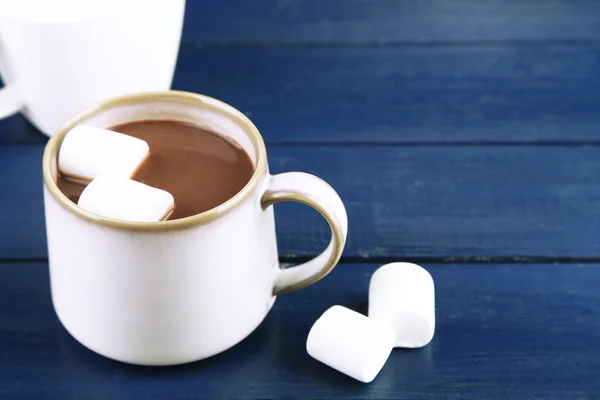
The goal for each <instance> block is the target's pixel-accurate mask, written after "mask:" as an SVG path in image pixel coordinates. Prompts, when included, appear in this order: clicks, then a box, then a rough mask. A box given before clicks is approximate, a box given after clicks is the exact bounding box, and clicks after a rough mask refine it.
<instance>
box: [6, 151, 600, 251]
mask: <svg viewBox="0 0 600 400" xmlns="http://www.w3.org/2000/svg"><path fill="white" fill-rule="evenodd" d="M268 153H269V160H270V165H271V170H272V172H275V173H276V172H284V171H307V172H310V173H314V174H316V175H318V176H321V177H322V178H324V179H325V180H327V181H329V182H330V183H331V184H332V185H333V187H334V188H336V189H337V190H338V191H339V193H340V195H341V197H342V199H344V201H345V203H346V206H347V209H348V214H349V219H350V221H349V223H350V228H349V229H350V230H349V236H348V244H347V249H346V251H345V253H344V255H345V256H346V257H352V258H365V259H369V258H373V257H379V258H385V257H398V256H401V257H408V258H415V257H424V258H432V257H433V258H436V259H442V260H449V259H457V258H458V259H469V260H473V259H484V260H487V259H489V258H495V257H500V258H504V259H507V260H514V259H521V260H522V259H530V258H561V257H571V258H598V257H600V246H599V237H600V186H599V185H598V177H599V176H600V147H598V146H593V147H586V146H581V147H578V146H570V147H554V146H483V147H482V146H450V147H447V146H424V147H423V146H387V147H383V146H374V147H369V146H367V147H362V146H359V147H354V146H331V147H321V146H317V147H312V146H292V147H288V146H269V148H268ZM41 154H42V148H41V147H40V146H36V147H23V146H22V147H12V148H7V147H0V171H1V172H0V187H2V188H6V189H5V190H3V191H0V204H1V205H2V207H0V258H5V259H20V258H28V257H34V258H45V257H46V241H45V236H44V223H43V205H42V195H41V193H42V182H41V173H40V168H41V167H40V163H41ZM275 209H276V214H277V226H278V241H279V248H280V254H281V255H282V256H283V257H286V258H294V257H299V256H300V257H305V256H310V255H314V254H316V253H318V252H320V251H321V250H322V249H323V248H325V246H326V244H327V242H328V240H329V228H328V227H327V225H326V223H325V222H324V221H323V220H322V219H321V218H320V217H319V215H318V214H317V213H316V212H314V211H312V210H311V209H309V208H306V207H304V206H300V205H291V204H281V205H277V206H276V208H275Z"/></svg>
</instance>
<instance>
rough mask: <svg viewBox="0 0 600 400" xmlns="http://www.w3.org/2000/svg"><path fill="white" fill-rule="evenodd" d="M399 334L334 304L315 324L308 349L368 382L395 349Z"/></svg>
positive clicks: (338, 368) (357, 378) (325, 362)
mask: <svg viewBox="0 0 600 400" xmlns="http://www.w3.org/2000/svg"><path fill="white" fill-rule="evenodd" d="M395 340H396V334H395V333H394V331H393V330H392V329H391V328H390V327H388V326H387V325H385V324H382V323H380V322H378V321H374V320H372V319H370V318H367V317H365V316H364V315H362V314H359V313H357V312H355V311H352V310H350V309H348V308H345V307H342V306H333V307H331V308H330V309H328V310H327V311H325V313H324V314H323V315H322V316H321V317H320V318H319V319H318V320H317V321H316V322H315V323H314V325H313V327H312V328H311V330H310V333H309V334H308V339H307V341H306V351H308V354H310V356H311V357H313V358H315V359H317V360H319V361H321V362H322V363H323V364H326V365H328V366H330V367H331V368H334V369H336V370H338V371H340V372H342V373H344V374H346V375H348V376H351V377H352V378H354V379H356V380H359V381H361V382H365V383H369V382H371V381H372V380H373V379H375V376H377V374H378V373H379V371H380V370H381V368H382V367H383V365H384V364H385V362H386V361H387V359H388V357H389V355H390V352H391V351H392V349H393V348H394V343H395Z"/></svg>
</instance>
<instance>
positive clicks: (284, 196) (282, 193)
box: [261, 172, 348, 296]
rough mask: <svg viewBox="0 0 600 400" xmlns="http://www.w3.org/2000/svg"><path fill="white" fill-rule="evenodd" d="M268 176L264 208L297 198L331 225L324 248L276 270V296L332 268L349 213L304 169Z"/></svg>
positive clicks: (329, 189)
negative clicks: (329, 237)
mask: <svg viewBox="0 0 600 400" xmlns="http://www.w3.org/2000/svg"><path fill="white" fill-rule="evenodd" d="M267 179H268V183H267V185H266V191H265V193H264V194H263V196H262V199H261V205H262V208H263V209H266V208H267V207H270V206H271V205H273V204H275V203H279V202H281V201H296V202H299V203H303V204H306V205H308V206H310V207H312V208H314V209H315V210H317V211H318V212H319V213H321V215H322V216H323V217H324V218H325V219H326V220H327V222H328V223H329V227H330V228H331V242H330V243H329V246H327V248H326V249H325V251H323V252H322V253H321V254H319V255H318V256H317V257H315V258H313V259H312V260H310V261H308V262H305V263H304V264H300V265H297V266H295V267H291V268H286V269H280V270H279V271H278V272H277V275H276V277H275V284H274V287H273V294H274V295H275V296H277V295H280V294H284V293H289V292H292V291H294V290H298V289H302V288H304V287H306V286H308V285H312V284H313V283H315V282H317V281H318V280H320V279H321V278H323V277H324V276H325V275H327V274H328V273H329V272H331V270H332V269H333V267H335V265H336V264H337V262H338V261H339V259H340V257H341V256H342V251H343V250H344V245H345V244H346V236H347V234H348V216H347V214H346V208H345V207H344V204H343V203H342V200H341V199H340V196H338V194H337V193H336V191H335V190H333V188H332V187H331V186H329V184H327V182H325V181H324V180H322V179H321V178H317V177H316V176H314V175H310V174H305V173H303V172H287V173H284V174H279V175H274V176H269V177H268V178H267Z"/></svg>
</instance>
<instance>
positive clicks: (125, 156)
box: [58, 125, 150, 181]
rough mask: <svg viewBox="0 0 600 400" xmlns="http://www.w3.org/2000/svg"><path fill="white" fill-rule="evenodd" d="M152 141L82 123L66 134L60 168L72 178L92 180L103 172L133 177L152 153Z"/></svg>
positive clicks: (60, 152) (59, 156)
mask: <svg viewBox="0 0 600 400" xmlns="http://www.w3.org/2000/svg"><path fill="white" fill-rule="evenodd" d="M149 154H150V153H149V147H148V143H146V142H145V141H143V140H141V139H138V138H134V137H132V136H128V135H124V134H122V133H118V132H113V131H110V130H108V129H102V128H96V127H93V126H87V125H78V126H76V127H75V128H73V129H71V130H70V131H69V133H67V134H66V135H65V138H64V139H63V142H62V144H61V146H60V150H59V154H58V170H59V171H60V173H61V174H62V175H63V176H65V177H67V178H70V179H73V180H79V181H91V180H92V179H95V178H97V177H99V176H101V175H113V176H122V177H126V178H130V177H131V176H132V175H133V173H134V172H135V171H136V170H137V169H138V167H139V166H140V165H141V164H142V163H143V162H144V160H145V159H146V158H147V157H148V155H149Z"/></svg>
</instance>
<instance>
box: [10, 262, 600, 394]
mask: <svg viewBox="0 0 600 400" xmlns="http://www.w3.org/2000/svg"><path fill="white" fill-rule="evenodd" d="M426 267H427V268H428V270H429V271H430V272H431V274H432V276H433V278H434V280H435V282H436V318H437V321H436V334H435V337H434V339H433V341H432V343H430V344H429V345H428V346H427V347H425V348H422V349H419V350H413V351H406V350H400V349H397V350H394V351H393V352H392V354H391V356H390V358H389V360H388V362H387V364H386V365H385V366H384V368H383V370H382V371H381V373H380V374H379V376H378V377H377V378H376V379H375V381H374V382H373V383H371V384H369V385H365V384H361V383H358V382H355V381H353V380H351V379H350V378H347V377H345V376H343V375H341V374H339V373H338V372H336V371H334V370H331V369H329V368H328V367H325V366H323V365H322V364H320V363H318V362H317V361H315V360H313V359H312V358H310V357H309V356H308V355H307V354H306V352H305V342H306V336H307V334H308V331H309V329H310V327H311V325H312V323H313V322H314V321H315V320H316V319H317V318H318V317H319V316H320V315H321V314H322V313H323V312H324V311H325V310H326V309H327V308H329V307H330V306H332V305H334V304H340V305H344V306H346V307H349V308H352V309H355V310H357V311H360V312H365V311H366V303H367V288H368V280H369V277H370V275H371V273H372V271H373V270H374V269H375V268H376V265H365V264H358V265H351V264H342V265H339V266H338V267H337V268H336V269H335V270H334V271H333V272H332V274H331V275H329V276H328V277H326V278H325V279H324V280H323V281H321V282H319V283H318V284H316V285H314V286H311V287H309V288H307V289H304V290H302V291H299V292H296V293H292V294H289V295H284V296H282V297H281V298H279V299H278V300H277V302H276V303H275V306H274V308H273V310H272V311H271V313H270V314H269V315H268V317H267V318H266V320H265V321H264V323H263V324H262V325H261V326H260V327H259V328H258V329H257V330H256V331H255V332H254V333H253V334H252V335H250V337H248V338H247V339H246V340H245V341H243V342H242V343H240V344H239V345H237V346H236V347H234V348H233V349H231V350H229V351H227V352H225V353H223V354H220V355H218V356H215V357H213V358H210V359H208V360H204V361H200V362H197V363H192V364H189V365H185V366H180V367H172V368H143V367H135V366H131V365H126V364H122V363H117V362H112V361H109V360H107V359H105V358H102V357H100V356H97V355H96V354H94V353H92V352H91V351H88V350H87V349H85V348H84V347H83V346H81V345H79V344H78V343H77V342H76V341H75V340H74V339H73V338H71V336H69V334H68V333H67V332H66V331H65V330H64V329H63V328H62V327H61V326H60V323H59V322H58V320H57V318H56V316H55V314H54V312H53V309H52V305H51V300H50V295H49V282H48V273H47V264H45V263H16V264H0V321H2V324H0V397H1V398H2V399H7V400H9V399H16V398H36V399H57V398H60V399H65V400H70V399H79V398H93V399H100V398H110V399H115V400H117V399H122V398H123V399H129V398H134V397H135V398H143V399H148V400H153V399H164V398H177V399H182V400H183V399H196V398H260V399H267V398H268V399H271V398H279V399H281V398H344V399H345V398H353V399H370V398H375V399H437V398H460V399H482V398H486V399H488V398H493V399H500V398H502V399H531V398H535V399H575V398H578V399H593V398H598V397H599V396H600V382H599V381H598V373H599V372H600V345H599V340H598V339H599V336H598V332H600V319H599V318H598V317H597V316H598V314H599V313H600V302H598V301H597V299H598V296H597V293H598V281H599V280H600V266H599V265H596V264H594V265H577V266H573V265H568V266H563V265H529V266H527V268H523V267H521V266H519V265H478V266H454V265H428V266H426ZM475 272H476V273H475ZM465 282H467V283H468V284H465Z"/></svg>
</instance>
